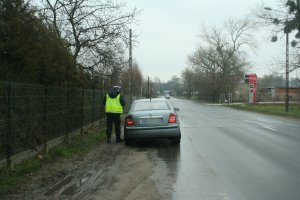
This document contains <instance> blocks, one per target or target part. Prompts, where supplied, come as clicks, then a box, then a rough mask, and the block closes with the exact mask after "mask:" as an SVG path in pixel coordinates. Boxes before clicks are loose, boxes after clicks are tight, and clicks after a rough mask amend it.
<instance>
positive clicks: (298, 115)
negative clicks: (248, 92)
mask: <svg viewBox="0 0 300 200" xmlns="http://www.w3.org/2000/svg"><path fill="white" fill-rule="evenodd" d="M229 107H231V108H235V109H240V110H248V111H254V112H258V113H264V114H269V115H277V116H282V117H290V118H294V119H300V105H299V104H298V105H289V112H285V105H284V104H255V105H251V104H236V105H229Z"/></svg>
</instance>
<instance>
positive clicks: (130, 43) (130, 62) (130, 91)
mask: <svg viewBox="0 0 300 200" xmlns="http://www.w3.org/2000/svg"><path fill="white" fill-rule="evenodd" d="M132 78H133V76H132V31H131V29H129V94H130V104H131V103H132V96H133V95H132V94H133V91H132Z"/></svg>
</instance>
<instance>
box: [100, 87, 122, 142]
mask: <svg viewBox="0 0 300 200" xmlns="http://www.w3.org/2000/svg"><path fill="white" fill-rule="evenodd" d="M103 105H104V106H105V113H106V128H107V129H106V135H107V143H111V132H112V128H113V124H115V133H116V142H123V141H124V140H122V139H121V137H120V136H121V127H120V124H121V117H120V116H121V113H123V107H124V106H125V100H124V98H123V96H122V95H121V87H120V86H113V87H112V89H111V90H110V91H109V92H108V93H107V94H106V96H105V97H104V99H103Z"/></svg>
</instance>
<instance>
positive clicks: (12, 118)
mask: <svg viewBox="0 0 300 200" xmlns="http://www.w3.org/2000/svg"><path fill="white" fill-rule="evenodd" d="M102 96H103V91H102V90H95V89H73V88H56V87H49V86H39V85H26V84H16V83H3V82H2V83H1V82H0V160H1V159H4V158H9V157H10V156H12V155H14V154H17V153H19V152H22V151H24V150H28V149H33V148H35V147H36V146H38V145H41V144H43V143H45V142H47V141H49V140H51V139H54V138H57V137H59V136H64V135H67V134H69V133H70V132H72V131H73V130H77V129H80V128H83V126H85V125H87V124H90V123H93V122H95V121H96V120H99V119H100V118H101V117H102V116H103V114H102V113H101V110H102V108H101V106H102V99H103V98H102Z"/></svg>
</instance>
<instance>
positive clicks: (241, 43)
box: [188, 19, 256, 101]
mask: <svg viewBox="0 0 300 200" xmlns="http://www.w3.org/2000/svg"><path fill="white" fill-rule="evenodd" d="M255 28H256V26H255V24H254V23H252V22H251V21H250V20H248V19H243V20H232V19H230V20H228V21H227V22H226V23H225V27H224V28H223V29H217V28H215V27H213V28H211V29H210V30H208V29H207V28H206V27H203V30H202V33H201V35H200V38H201V39H202V40H203V44H202V45H201V46H199V47H198V49H197V50H196V51H195V52H194V53H193V54H192V55H190V56H189V57H188V62H189V64H190V65H191V66H192V67H193V69H194V70H195V71H198V72H200V74H201V76H202V79H203V80H204V79H205V81H204V82H206V84H207V87H206V89H207V90H208V91H209V92H207V93H208V94H209V95H210V96H211V100H212V101H216V100H217V97H218V95H219V93H220V92H232V90H233V89H234V87H235V84H236V82H238V81H239V79H240V78H241V77H242V76H241V74H242V73H243V72H244V71H245V68H246V67H247V66H248V62H247V61H246V53H245V52H244V51H243V50H245V49H243V48H244V47H248V48H249V47H250V48H252V49H254V48H255V41H254V38H253V36H252V34H251V32H252V31H253V30H254V29H255ZM207 78H208V79H207Z"/></svg>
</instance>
